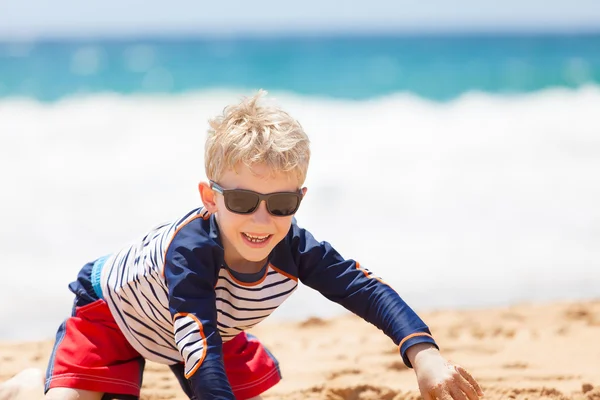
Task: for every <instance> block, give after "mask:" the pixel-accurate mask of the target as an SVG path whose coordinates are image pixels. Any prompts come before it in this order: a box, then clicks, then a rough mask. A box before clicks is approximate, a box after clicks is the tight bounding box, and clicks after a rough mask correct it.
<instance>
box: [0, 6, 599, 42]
mask: <svg viewBox="0 0 600 400" xmlns="http://www.w3.org/2000/svg"><path fill="white" fill-rule="evenodd" d="M598 31H600V2H598V1H595V0H571V1H566V0H556V1H553V2H551V3H549V2H543V1H539V0H524V1H518V0H506V1H504V2H502V3H500V2H498V3H487V2H480V1H476V0H457V1H455V2H452V3H448V2H445V1H443V0H433V1H429V2H427V3H419V2H415V1H411V0H398V1H389V0H371V1H369V2H364V1H361V2H358V1H354V2H351V3H350V4H346V5H345V7H344V8H343V9H342V8H341V7H340V6H339V4H338V3H335V2H332V1H329V2H328V1H322V0H321V1H319V0H305V1H304V2H301V3H290V4H286V6H285V7H283V6H282V5H281V3H279V2H277V1H275V0H260V1H256V2H252V3H247V2H242V1H232V2H228V3H226V4H217V3H206V4H201V3H198V2H195V1H193V0H177V1H173V2H171V3H169V4H168V5H167V4H164V3H156V2H154V3H153V2H144V1H141V0H128V1H125V2H123V1H117V0H90V1H87V2H85V3H83V2H78V1H76V0H56V1H53V2H50V1H39V0H4V1H2V2H0V39H3V40H32V39H40V38H67V37H79V38H109V37H133V38H136V37H155V36H159V37H162V36H166V37H170V36H176V37H187V36H193V37H198V36H199V37H228V36H234V37H238V36H271V35H290V34H291V35H293V36H295V35H302V36H304V35H308V36H315V35H316V36H320V35H331V34H334V35H340V34H341V35H345V34H348V33H354V34H360V35H373V34H375V35H377V34H385V35H389V34H391V35H394V34H415V33H416V34H427V33H437V34H453V33H457V32H458V33H460V32H472V33H475V34H477V33H486V32H487V33H502V32H517V33H518V32H520V33H535V32H548V33H565V34H566V33H581V32H598Z"/></svg>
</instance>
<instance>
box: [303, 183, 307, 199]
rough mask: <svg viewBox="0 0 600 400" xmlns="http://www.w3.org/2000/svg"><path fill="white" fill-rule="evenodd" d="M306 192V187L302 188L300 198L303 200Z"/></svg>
mask: <svg viewBox="0 0 600 400" xmlns="http://www.w3.org/2000/svg"><path fill="white" fill-rule="evenodd" d="M307 191H308V188H306V186H305V187H303V188H302V198H304V196H306V192H307Z"/></svg>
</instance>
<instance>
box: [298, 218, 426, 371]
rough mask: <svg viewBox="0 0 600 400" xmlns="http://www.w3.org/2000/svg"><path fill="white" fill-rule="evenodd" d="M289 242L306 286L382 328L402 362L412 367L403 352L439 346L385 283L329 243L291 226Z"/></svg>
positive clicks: (424, 325)
mask: <svg viewBox="0 0 600 400" xmlns="http://www.w3.org/2000/svg"><path fill="white" fill-rule="evenodd" d="M289 239H290V240H291V247H292V253H293V254H294V255H295V257H296V259H295V263H296V265H297V266H298V275H299V276H298V277H299V278H300V281H301V282H302V283H304V284H305V285H307V286H309V287H311V288H313V289H315V290H318V291H319V292H321V293H322V294H323V295H324V296H325V297H326V298H328V299H329V300H331V301H334V302H336V303H338V304H340V305H342V306H343V307H344V308H346V309H347V310H349V311H351V312H353V313H354V314H356V315H358V316H360V317H362V318H363V319H365V320H366V321H368V322H370V323H371V324H373V325H375V326H376V327H377V328H379V329H381V330H382V331H383V332H384V333H385V334H386V335H387V336H389V337H390V338H391V339H392V340H393V341H394V343H395V344H396V345H398V346H399V349H400V354H401V355H402V359H403V361H404V363H405V364H406V365H407V366H408V367H412V366H411V364H410V361H409V360H408V357H407V356H406V350H407V349H408V348H409V347H411V346H413V345H415V344H417V343H431V344H433V345H434V346H435V347H438V346H437V344H436V343H435V340H434V339H433V337H432V336H431V332H430V330H429V328H428V327H427V325H426V324H425V322H423V321H422V320H421V318H419V316H418V315H417V314H416V313H415V312H414V311H413V310H412V309H411V308H410V307H409V306H408V305H407V304H406V303H405V302H404V300H402V298H401V297H400V296H399V295H398V293H396V291H395V290H394V289H392V288H391V287H390V286H389V285H387V284H386V283H385V282H383V281H382V280H380V279H379V278H377V277H375V276H374V275H373V274H372V273H371V272H370V271H368V270H367V269H365V268H362V267H361V266H360V265H359V264H358V263H357V262H356V261H354V260H346V259H344V258H343V257H342V256H341V255H340V254H339V253H338V252H337V251H336V250H335V249H334V248H333V247H332V246H331V245H330V244H329V243H327V242H318V241H317V240H315V238H314V237H313V236H312V235H311V234H310V232H308V231H306V230H304V229H302V228H299V227H298V226H297V225H296V224H295V223H294V224H292V230H291V232H290V236H289Z"/></svg>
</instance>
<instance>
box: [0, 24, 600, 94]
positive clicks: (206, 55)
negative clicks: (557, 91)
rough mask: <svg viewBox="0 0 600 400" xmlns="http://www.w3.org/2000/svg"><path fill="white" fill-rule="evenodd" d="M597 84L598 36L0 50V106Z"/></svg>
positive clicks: (97, 44)
mask: <svg viewBox="0 0 600 400" xmlns="http://www.w3.org/2000/svg"><path fill="white" fill-rule="evenodd" d="M598 82H600V34H587V35H566V36H560V35H537V36H536V35H526V36H523V35H504V36H494V35H491V34H490V35H484V36H477V35H470V36H469V35H463V36H459V35H456V36H399V37H394V36H382V37H377V36H367V37H351V36H350V37H304V38H303V37H288V38H248V39H185V38H184V39H176V38H173V39H162V40H160V39H147V40H116V39H115V40H112V41H102V40H87V41H70V42H69V41H62V42H61V41H56V42H50V41H48V42H37V43H27V42H20V43H7V42H5V43H0V98H2V97H3V98H6V97H14V96H26V97H33V98H36V99H39V100H42V101H53V100H56V99H60V98H63V97H65V96H68V95H71V94H74V93H76V94H81V93H85V94H89V93H98V92H107V91H108V92H117V93H124V94H134V93H182V92H189V91H198V90H206V89H215V88H219V89H222V88H228V89H233V90H239V89H253V88H258V87H267V88H269V89H270V90H276V91H285V92H291V93H296V94H299V95H309V96H324V97H334V98H342V99H355V100H360V99H367V98H373V97H379V96H385V95H390V94H394V93H398V92H409V93H414V94H415V95H417V96H421V97H425V98H428V99H434V100H441V101H446V100H450V99H453V98H456V97H457V96H460V95H461V94H462V93H464V92H468V91H483V92H488V93H528V92H533V91H537V90H541V89H545V88H549V87H569V88H574V87H578V86H581V85H583V84H590V83H598Z"/></svg>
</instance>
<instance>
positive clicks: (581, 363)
mask: <svg viewBox="0 0 600 400" xmlns="http://www.w3.org/2000/svg"><path fill="white" fill-rule="evenodd" d="M420 315H421V317H422V318H423V319H424V320H425V321H426V322H427V323H428V325H429V326H430V327H431V330H432V332H433V334H434V336H435V338H436V340H437V342H438V343H439V345H440V347H441V351H442V354H443V355H444V356H445V357H446V358H448V359H449V360H451V361H453V362H456V363H458V364H460V365H462V366H464V367H465V368H467V369H468V370H469V371H470V372H471V373H472V374H473V375H474V376H475V378H476V379H477V380H478V381H479V383H480V384H481V386H482V388H483V390H484V391H485V398H487V399H519V400H525V399H528V400H534V399H582V400H600V300H595V301H581V302H568V303H567V302H561V303H548V304H521V305H515V306H511V307H504V308H490V309H477V310H440V311H432V312H422V313H420ZM252 333H253V334H255V335H257V336H259V337H260V338H261V340H262V341H263V342H264V343H265V345H267V346H268V348H269V349H270V350H271V351H272V352H273V353H274V354H275V355H276V356H277V358H278V359H279V361H280V364H281V371H282V374H283V377H284V379H283V381H282V382H281V383H280V384H278V385H277V386H275V387H274V388H273V389H271V390H270V391H268V392H267V393H265V394H264V395H263V397H264V398H265V400H268V399H270V400H274V399H284V400H312V399H314V400H316V399H327V400H408V399H415V400H416V399H418V398H419V395H418V391H417V383H416V379H415V376H414V372H413V371H412V370H410V369H408V368H406V367H405V366H404V364H403V363H402V360H401V358H400V356H399V355H398V350H397V347H396V346H395V345H394V344H393V343H392V342H391V340H390V339H389V338H387V337H386V336H385V335H384V334H383V333H381V332H380V331H378V330H377V329H376V328H374V327H373V326H371V325H369V324H367V323H366V322H364V321H363V320H361V319H359V318H357V317H354V316H352V315H347V316H341V317H337V318H332V319H318V318H311V319H308V320H305V321H301V322H278V321H275V320H273V321H270V320H267V321H265V322H263V323H262V324H261V325H260V326H259V327H257V328H255V329H254V330H253V331H252ZM51 346H52V343H51V342H50V341H45V342H33V343H32V342H27V343H13V342H10V343H9V342H4V343H2V344H0V379H1V380H6V379H8V378H9V377H11V376H13V375H14V374H16V373H17V372H18V371H20V370H21V369H23V368H26V367H39V368H43V369H45V367H46V362H47V358H48V356H49V354H50V351H51ZM142 399H145V400H159V399H182V400H183V399H185V396H184V395H183V393H182V392H181V390H180V389H179V387H178V384H177V382H176V381H175V379H174V378H173V377H172V376H171V374H170V371H169V370H168V368H166V367H165V366H162V365H158V364H154V363H148V364H147V366H146V373H145V377H144V387H143V391H142Z"/></svg>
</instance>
